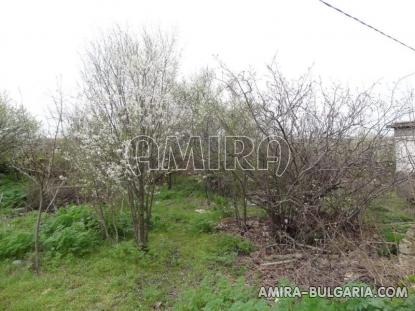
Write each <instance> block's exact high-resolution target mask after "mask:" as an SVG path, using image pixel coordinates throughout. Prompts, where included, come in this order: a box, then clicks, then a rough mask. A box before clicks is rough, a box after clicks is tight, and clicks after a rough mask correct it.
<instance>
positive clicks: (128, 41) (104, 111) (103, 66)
mask: <svg viewBox="0 0 415 311" xmlns="http://www.w3.org/2000/svg"><path fill="white" fill-rule="evenodd" d="M177 65H178V62H177V54H176V51H175V40H174V39H172V38H170V37H168V36H166V35H164V34H162V33H160V32H157V33H154V34H150V33H149V32H146V31H143V32H142V33H141V34H139V35H137V34H134V33H131V32H129V31H124V30H122V29H120V28H115V29H114V30H113V31H111V32H110V33H109V34H108V35H106V36H104V37H103V38H101V40H98V41H96V42H93V43H92V44H91V46H90V48H89V50H88V51H87V53H86V58H85V60H84V69H83V72H82V75H83V92H82V93H83V94H82V95H83V99H84V105H83V106H82V107H80V108H79V109H80V111H81V116H80V117H77V118H75V119H74V122H73V129H74V140H75V141H76V143H77V146H78V147H79V153H78V156H77V157H76V161H77V165H78V167H79V168H80V169H82V170H86V172H88V176H86V175H85V174H83V177H84V182H85V183H86V184H89V185H93V186H94V187H93V188H95V189H96V188H97V187H106V185H112V187H117V188H118V189H121V190H122V191H124V192H125V193H126V194H127V197H128V203H129V208H130V211H131V217H132V222H133V225H134V237H135V240H136V242H137V245H138V247H139V248H141V249H146V248H147V243H148V227H149V223H150V219H151V206H152V200H153V194H154V187H155V181H156V179H157V173H156V172H154V171H151V170H150V169H149V165H148V164H146V163H144V162H139V161H136V160H137V156H139V155H138V154H137V152H140V154H141V155H142V156H145V157H147V158H148V159H149V161H150V162H151V163H152V164H154V163H155V162H156V161H157V160H158V150H156V149H155V148H152V147H151V142H155V143H159V142H161V141H162V140H163V139H164V138H165V137H166V135H167V133H168V131H169V124H170V123H171V122H172V120H174V119H175V116H176V114H177V109H176V110H175V105H174V96H173V89H174V87H175V78H176V72H177ZM78 116H79V115H78ZM140 137H151V139H152V141H151V142H145V141H143V140H141V139H140Z"/></svg>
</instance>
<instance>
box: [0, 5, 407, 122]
mask: <svg viewBox="0 0 415 311" xmlns="http://www.w3.org/2000/svg"><path fill="white" fill-rule="evenodd" d="M326 1H327V2H329V3H331V4H333V5H335V6H338V7H339V8H341V9H343V10H345V11H347V12H349V13H351V14H352V15H354V16H356V17H359V18H361V19H363V20H365V21H366V22H368V23H369V24H372V25H373V26H376V27H378V28H380V29H382V30H383V31H385V32H387V33H388V34H391V35H393V36H395V37H397V38H398V39H400V40H401V41H404V42H405V43H407V44H409V45H412V46H415V19H414V18H413V13H414V12H415V1H413V0H395V1H390V0H365V1H362V0H326ZM115 24H118V25H120V26H122V27H129V28H133V29H134V28H137V29H141V28H142V27H146V28H150V29H151V28H161V29H162V30H165V31H167V32H174V33H175V34H176V35H177V38H178V46H179V47H180V49H181V55H182V56H181V62H180V64H181V66H180V72H181V75H182V76H184V77H187V76H191V75H193V74H195V73H197V71H198V70H200V69H201V68H205V67H212V68H214V67H216V66H217V65H218V59H220V60H221V61H222V62H224V63H226V64H227V66H228V67H229V68H231V69H232V70H235V71H238V70H243V69H247V68H253V69H257V70H258V71H259V72H260V71H261V70H262V69H263V68H264V67H265V65H266V64H267V63H269V62H270V61H271V60H272V59H273V57H275V58H276V60H277V62H278V63H279V65H280V68H281V71H282V72H283V73H284V74H285V75H287V76H288V77H291V78H295V77H296V76H298V75H300V74H302V73H304V72H306V71H307V70H308V68H310V67H311V68H312V72H313V74H314V75H315V76H317V77H321V79H322V80H323V81H329V82H336V83H342V84H344V85H346V86H349V87H352V88H365V87H368V86H370V85H372V84H373V83H374V82H378V83H379V84H380V85H382V86H384V88H385V89H387V88H388V87H389V88H390V86H391V85H393V83H394V82H396V81H397V80H399V79H400V78H402V77H404V76H407V75H410V74H412V73H415V52H414V51H411V50H409V49H407V48H405V47H403V46H400V45H398V44H397V43H395V42H393V41H391V40H389V39H387V38H385V37H383V36H381V35H379V34H377V33H376V32H374V31H372V30H370V29H368V28H365V27H364V26H362V25H360V24H358V23H356V22H355V21H352V20H351V19H348V18H347V17H345V16H343V15H341V14H339V13H337V12H336V11H334V10H332V9H330V8H328V7H326V6H324V5H323V4H321V3H320V2H319V1H318V0H272V1H265V0H256V1H242V0H237V1H234V0H226V1H225V0H222V1H218V0H210V1H198V0H192V1H185V0H165V1H163V0H152V1H142V0H118V1H115V0H70V1H57V0H36V1H33V0H0V90H4V91H7V92H8V93H9V94H10V96H11V97H12V98H14V100H16V101H17V102H19V103H23V105H25V106H26V107H27V108H28V109H29V111H30V112H32V113H33V114H34V115H35V116H36V117H38V118H39V119H43V118H44V117H45V115H46V114H47V111H48V109H47V107H48V105H50V104H51V99H50V97H51V95H52V94H53V92H54V90H55V89H56V86H57V81H58V80H60V81H62V86H63V91H64V92H65V94H68V95H69V96H70V95H73V94H76V90H77V85H78V81H79V71H80V68H81V57H82V53H83V51H84V50H85V47H86V45H87V44H88V42H89V41H90V40H93V39H95V38H97V37H99V35H100V34H101V33H102V32H105V31H106V30H108V29H110V28H111V27H113V26H114V25H115ZM404 83H405V87H415V76H410V77H409V78H407V79H406V80H405V81H404Z"/></svg>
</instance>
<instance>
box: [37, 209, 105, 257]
mask: <svg viewBox="0 0 415 311" xmlns="http://www.w3.org/2000/svg"><path fill="white" fill-rule="evenodd" d="M99 232H100V229H99V223H98V221H97V219H96V218H95V216H94V214H93V213H92V212H91V210H90V209H89V208H88V207H86V206H70V207H67V208H63V209H60V210H59V211H58V212H57V213H56V214H55V215H54V216H53V217H50V218H49V219H48V220H47V221H46V222H45V223H44V225H43V226H42V231H41V233H42V245H43V247H44V249H45V250H47V251H48V252H51V253H52V254H53V255H58V256H62V255H67V254H74V255H79V256H81V255H84V254H86V253H88V252H90V251H91V250H92V249H94V247H95V246H97V245H98V244H99V243H100V242H101V239H100V237H99Z"/></svg>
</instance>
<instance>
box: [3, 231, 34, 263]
mask: <svg viewBox="0 0 415 311" xmlns="http://www.w3.org/2000/svg"><path fill="white" fill-rule="evenodd" d="M33 241H34V240H33V234H32V233H28V232H11V231H10V232H4V233H2V234H1V235H0V258H2V259H3V258H22V257H23V256H24V255H25V254H26V253H27V252H29V251H31V249H32V247H33Z"/></svg>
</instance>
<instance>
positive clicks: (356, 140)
mask: <svg viewBox="0 0 415 311" xmlns="http://www.w3.org/2000/svg"><path fill="white" fill-rule="evenodd" d="M227 74H228V77H229V80H228V82H227V85H228V89H229V91H230V95H229V97H230V98H232V100H233V101H236V102H239V103H240V105H241V107H243V108H244V109H245V110H246V111H248V112H249V115H250V118H249V119H250V120H251V121H252V122H253V123H254V124H255V130H254V131H253V132H252V134H251V137H253V138H254V139H255V140H256V142H257V144H258V143H259V142H260V141H263V140H265V142H267V144H265V145H264V147H266V148H259V149H258V150H256V151H255V155H254V157H252V160H253V161H255V160H254V159H255V158H256V159H258V162H257V163H255V164H256V165H257V166H258V165H260V166H261V165H262V164H261V163H263V162H266V161H267V159H269V156H270V154H271V155H275V156H277V159H278V163H276V164H273V165H271V166H270V167H269V169H267V170H259V171H258V170H255V171H249V170H248V171H247V170H244V171H243V172H244V173H245V174H246V177H247V178H248V180H249V181H250V183H251V186H250V190H249V193H248V197H249V199H250V200H251V201H253V202H256V203H257V204H258V205H259V206H262V207H264V208H265V210H266V211H267V213H268V215H269V217H270V219H271V221H272V224H273V231H274V234H275V236H276V237H279V238H282V239H285V238H286V237H287V236H288V237H290V238H295V239H297V240H298V241H304V242H306V243H314V242H315V241H316V240H325V239H328V238H330V237H333V236H334V235H335V234H336V232H339V231H340V230H339V229H342V230H343V229H353V228H354V229H356V228H357V225H358V220H359V216H360V215H361V212H362V211H363V210H364V209H365V208H366V207H367V206H368V204H369V203H370V201H371V200H372V199H373V198H374V197H376V196H377V195H379V194H380V193H382V192H383V191H385V190H386V189H388V188H389V187H390V186H391V184H392V183H393V178H392V175H393V170H392V168H393V163H391V158H390V157H389V156H388V155H387V151H389V150H390V148H389V145H390V140H389V139H388V138H387V128H386V127H387V125H388V124H390V123H391V122H392V121H393V120H395V119H396V118H397V117H398V116H399V114H398V113H397V109H396V108H397V107H396V105H395V103H393V102H390V103H389V102H384V101H381V100H379V99H377V98H375V97H373V96H372V95H370V92H369V91H366V92H360V93H358V94H355V95H354V94H352V93H351V92H350V91H349V90H347V89H346V90H344V89H342V88H340V87H334V88H333V89H327V88H324V87H323V86H322V85H321V84H319V83H316V82H314V81H312V80H311V79H310V78H309V77H308V76H304V77H302V78H300V79H298V80H297V81H288V80H287V79H285V78H284V76H283V75H282V74H281V73H280V72H279V71H278V68H277V67H276V66H275V65H272V66H269V67H268V75H267V79H266V80H265V81H263V80H260V79H258V78H257V77H256V76H255V75H254V74H250V73H241V74H238V75H236V74H233V73H232V72H230V71H227ZM273 138H277V140H278V141H277V142H276V143H275V142H274V141H273Z"/></svg>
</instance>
